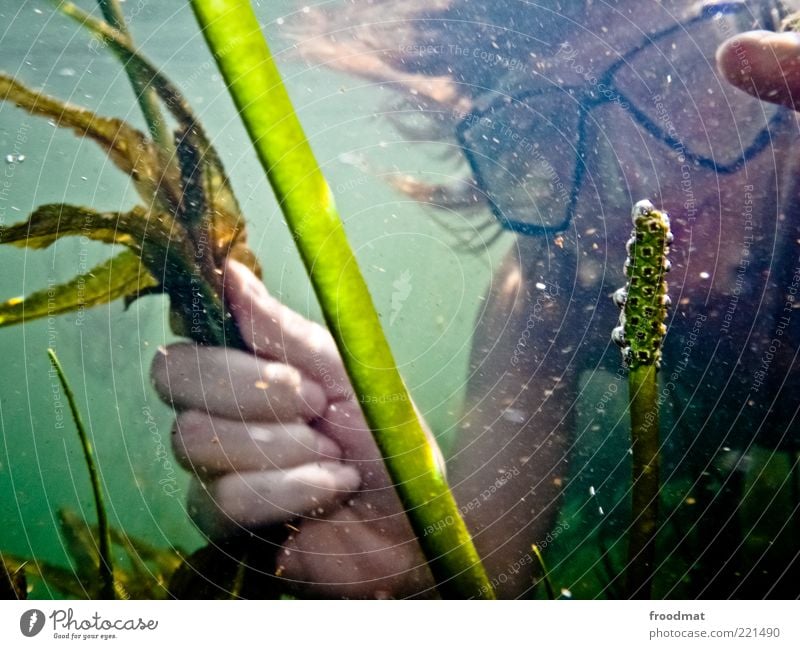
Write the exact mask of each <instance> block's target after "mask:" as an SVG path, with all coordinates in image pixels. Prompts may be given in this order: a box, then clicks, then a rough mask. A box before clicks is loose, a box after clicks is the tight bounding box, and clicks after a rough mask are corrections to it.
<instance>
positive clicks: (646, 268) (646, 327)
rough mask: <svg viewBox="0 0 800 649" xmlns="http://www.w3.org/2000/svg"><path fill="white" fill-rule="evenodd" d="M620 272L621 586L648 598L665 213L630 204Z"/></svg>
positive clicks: (654, 525) (665, 301)
mask: <svg viewBox="0 0 800 649" xmlns="http://www.w3.org/2000/svg"><path fill="white" fill-rule="evenodd" d="M632 218H633V232H632V233H631V238H630V239H629V241H628V245H627V249H628V259H627V260H626V262H625V274H626V275H627V277H628V284H627V286H626V287H625V288H622V289H620V290H618V291H617V292H616V293H615V294H614V300H615V302H616V303H617V305H618V306H619V307H620V308H621V309H622V313H621V314H620V318H619V325H618V326H617V327H616V328H615V329H614V331H613V333H612V338H613V340H614V342H615V343H617V344H618V345H619V346H620V347H622V355H623V361H624V362H625V364H626V366H627V367H628V369H629V373H628V395H629V405H630V417H631V449H632V455H633V457H632V474H633V475H632V477H633V484H632V503H631V507H632V526H631V532H630V537H629V544H628V565H627V571H626V587H627V591H628V596H629V597H631V598H641V599H649V598H650V595H651V590H652V582H653V571H654V568H655V559H656V554H655V551H656V547H655V538H656V532H657V529H658V501H659V491H660V486H661V485H660V479H659V449H660V441H659V412H658V410H659V406H658V379H657V371H658V369H659V366H660V364H661V344H662V342H663V339H664V335H665V334H666V332H667V328H666V324H665V321H666V317H667V307H668V306H669V304H670V301H669V296H668V295H667V283H666V281H665V280H664V276H665V274H666V273H667V271H669V268H670V263H669V260H668V259H667V253H668V251H669V245H670V243H671V242H672V234H671V232H670V227H669V217H668V216H667V214H666V213H665V212H661V211H659V210H657V209H655V207H653V204H652V203H650V201H639V202H638V203H636V205H635V206H634V207H633V213H632Z"/></svg>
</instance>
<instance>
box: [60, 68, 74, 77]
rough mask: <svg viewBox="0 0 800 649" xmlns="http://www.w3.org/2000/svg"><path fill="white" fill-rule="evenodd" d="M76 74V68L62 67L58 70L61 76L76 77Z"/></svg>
mask: <svg viewBox="0 0 800 649" xmlns="http://www.w3.org/2000/svg"><path fill="white" fill-rule="evenodd" d="M76 74H77V72H75V68H61V69H60V70H59V71H58V75H59V76H61V77H74V76H75V75H76Z"/></svg>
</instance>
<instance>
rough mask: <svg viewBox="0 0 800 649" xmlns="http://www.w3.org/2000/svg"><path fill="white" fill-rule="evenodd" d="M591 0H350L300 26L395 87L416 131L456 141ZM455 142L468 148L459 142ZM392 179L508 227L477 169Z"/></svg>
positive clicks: (307, 51)
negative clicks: (509, 76)
mask: <svg viewBox="0 0 800 649" xmlns="http://www.w3.org/2000/svg"><path fill="white" fill-rule="evenodd" d="M591 2H592V0H560V1H556V2H552V1H549V2H548V1H547V0H542V1H541V2H531V1H526V0H506V1H502V2H501V1H498V0H477V1H473V0H347V1H346V2H335V3H333V4H332V5H329V7H328V8H322V9H316V10H312V11H311V12H308V13H304V14H303V25H302V26H295V28H294V30H293V31H294V34H293V36H294V38H295V39H296V42H297V43H298V45H299V49H300V51H301V52H302V53H303V55H304V56H306V57H308V58H310V59H313V60H314V61H315V62H320V63H323V64H324V65H326V66H329V67H331V68H335V69H338V70H341V71H344V72H348V73H351V74H355V75H358V76H360V77H363V78H366V79H369V80H372V81H375V82H377V83H381V84H383V85H390V86H391V87H393V89H394V90H396V95H395V96H396V100H395V104H396V105H394V106H391V109H392V110H389V111H387V113H388V114H391V115H394V116H395V117H393V118H391V119H392V121H393V122H394V125H395V127H396V128H397V129H398V130H399V131H400V132H401V133H403V134H405V135H407V136H408V137H409V138H410V139H414V140H420V139H424V140H428V141H436V142H451V143H454V142H455V139H454V135H455V129H456V126H457V124H458V121H459V119H460V117H459V115H460V114H461V115H463V114H464V113H465V112H468V111H469V110H470V108H471V105H472V102H473V101H474V100H475V99H476V98H477V97H479V96H480V95H481V94H483V93H485V92H487V91H490V90H492V89H493V88H495V87H496V83H497V79H498V76H499V75H502V74H504V73H506V72H513V68H514V67H515V66H520V67H522V66H529V65H531V63H532V61H535V59H536V58H537V57H538V56H540V55H541V56H546V55H548V54H553V53H554V52H555V49H554V48H555V46H554V45H553V43H554V42H555V39H553V38H552V34H554V33H558V31H559V30H563V28H564V27H563V26H564V24H565V21H566V22H567V23H569V22H572V21H577V20H579V19H580V17H581V14H582V13H583V12H584V11H585V9H586V6H587V4H590V3H591ZM541 34H547V35H548V36H550V38H548V42H545V41H544V40H542V39H541V38H538V37H537V35H541ZM403 109H411V110H403ZM420 115H423V116H424V119H420ZM409 116H410V119H409ZM450 150H451V152H452V155H459V154H458V151H459V150H458V148H457V147H455V146H454V147H451V149H450ZM392 183H393V184H394V185H395V186H396V187H397V188H399V189H400V190H401V191H403V192H404V193H405V194H407V195H409V196H410V197H412V198H414V199H416V200H418V201H421V202H423V203H427V204H429V205H432V206H434V207H438V208H441V209H443V210H444V212H445V213H447V212H452V211H453V210H456V211H458V212H459V213H460V214H469V213H470V212H472V213H474V214H475V215H480V217H482V218H484V219H485V220H484V221H483V222H478V221H473V222H472V223H471V224H470V226H469V227H468V228H467V229H468V230H469V231H472V232H473V233H474V232H475V230H474V228H475V227H477V228H478V229H479V230H481V229H491V230H496V233H493V234H492V235H491V236H492V237H495V236H499V234H500V233H501V230H500V229H499V227H498V226H497V224H496V222H495V221H494V219H492V218H490V217H487V211H486V210H485V209H484V208H485V207H486V202H485V200H484V199H483V196H482V193H481V192H480V190H479V189H478V188H477V187H476V185H475V183H474V182H473V180H472V178H471V174H467V173H465V174H464V177H463V179H462V180H461V181H456V182H455V183H453V184H450V185H446V186H445V185H430V184H427V183H425V182H422V181H421V180H419V179H416V178H412V177H407V176H404V177H395V178H393V180H392ZM483 243H486V241H485V239H484V241H483Z"/></svg>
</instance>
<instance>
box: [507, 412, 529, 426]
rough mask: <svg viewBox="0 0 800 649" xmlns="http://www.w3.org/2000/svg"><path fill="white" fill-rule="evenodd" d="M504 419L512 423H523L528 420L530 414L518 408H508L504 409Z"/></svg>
mask: <svg viewBox="0 0 800 649" xmlns="http://www.w3.org/2000/svg"><path fill="white" fill-rule="evenodd" d="M503 419H505V420H506V421H510V422H511V423H512V424H522V423H524V422H526V421H527V420H528V415H527V414H526V413H525V412H524V411H523V410H519V409H518V408H506V409H505V410H504V411H503Z"/></svg>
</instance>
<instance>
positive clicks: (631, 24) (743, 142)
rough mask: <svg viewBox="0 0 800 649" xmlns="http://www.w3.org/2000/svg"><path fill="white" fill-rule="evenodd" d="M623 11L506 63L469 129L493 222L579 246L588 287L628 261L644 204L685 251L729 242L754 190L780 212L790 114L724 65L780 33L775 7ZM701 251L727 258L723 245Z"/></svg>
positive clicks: (595, 11)
mask: <svg viewBox="0 0 800 649" xmlns="http://www.w3.org/2000/svg"><path fill="white" fill-rule="evenodd" d="M706 4H709V3H706ZM625 7H626V8H625V10H624V11H622V10H620V9H619V7H618V5H617V4H614V6H608V5H607V4H606V3H597V4H596V5H594V4H593V5H592V6H591V8H590V9H589V10H587V12H586V14H585V16H584V18H585V21H584V22H583V23H582V24H580V25H578V24H577V23H576V22H574V21H570V20H569V19H564V25H563V29H553V30H551V31H550V32H548V33H546V34H543V35H542V37H541V38H540V39H539V43H538V46H537V47H538V49H537V50H536V51H534V52H533V53H532V56H531V61H530V62H529V63H527V64H521V65H519V66H514V67H512V66H506V67H507V69H506V70H505V71H504V73H503V74H502V75H499V76H498V82H497V87H496V88H494V89H493V90H492V91H490V92H487V93H485V94H484V95H483V96H480V97H478V99H477V100H476V102H475V109H474V110H473V111H472V113H471V114H470V116H469V119H470V122H469V123H468V124H466V125H465V123H462V126H461V128H460V129H459V137H460V139H461V143H462V146H463V147H464V149H465V150H466V152H467V157H468V159H469V161H470V164H471V167H472V169H473V173H474V174H475V176H476V177H477V179H478V181H479V183H480V184H481V185H482V187H483V189H484V191H486V193H487V194H488V195H489V197H490V199H491V202H492V208H493V212H494V213H495V216H496V218H498V220H500V221H501V223H503V224H504V225H505V226H506V227H507V228H508V229H512V230H515V231H517V232H519V233H521V234H523V235H531V236H545V237H548V238H550V239H553V240H555V239H556V238H558V235H562V236H561V238H562V239H564V240H565V241H568V242H572V243H573V244H574V245H575V246H577V247H578V249H579V250H580V251H581V253H582V254H583V256H584V257H585V261H586V263H585V264H584V265H583V270H582V274H581V278H580V279H581V281H582V282H584V283H587V284H594V283H596V282H598V281H600V280H601V279H603V278H606V277H609V275H611V276H613V275H615V271H614V270H613V269H614V268H616V267H621V264H618V263H617V262H618V261H619V260H618V259H617V257H620V256H622V255H623V254H624V251H621V250H618V249H621V246H620V245H619V244H620V242H624V240H625V238H626V237H627V235H628V230H629V224H628V220H627V214H628V212H629V210H630V206H631V205H632V204H633V203H635V202H637V201H638V200H640V199H642V198H649V199H650V200H652V201H653V202H654V203H655V204H656V205H658V206H660V207H663V208H665V209H666V210H667V211H669V212H670V214H671V216H672V220H673V224H674V227H675V230H676V238H677V240H676V248H678V249H680V248H681V245H682V244H685V245H684V248H683V249H684V251H686V252H688V251H689V249H690V248H691V247H692V243H691V241H692V240H694V241H695V243H696V242H697V241H698V240H700V241H716V242H721V241H724V240H726V238H728V237H729V235H728V234H727V231H728V229H729V228H728V224H729V221H730V219H731V216H732V215H735V213H736V211H737V206H739V205H741V204H743V202H744V201H745V200H746V195H749V196H750V198H749V199H747V200H755V201H756V202H757V203H758V204H759V205H760V206H761V209H762V210H763V211H765V212H766V213H769V212H770V211H773V212H774V206H775V205H776V203H777V200H778V197H777V195H776V194H775V190H774V187H775V184H776V182H775V181H776V178H779V177H780V176H781V174H782V173H783V168H784V164H785V162H786V159H787V155H786V153H787V151H788V149H789V147H788V146H786V142H787V141H788V138H789V137H791V136H792V135H791V134H792V132H793V131H792V128H791V124H790V120H791V115H790V114H789V113H788V111H781V109H778V108H776V107H774V106H772V105H770V104H765V103H763V102H760V101H758V100H756V99H754V98H752V97H750V96H748V95H746V94H744V93H742V92H741V91H739V90H737V89H735V88H733V87H732V86H730V85H728V84H727V82H726V81H725V80H724V79H723V78H722V77H721V75H720V74H719V73H718V71H717V68H716V63H715V53H716V49H717V47H718V46H719V45H720V44H721V43H722V42H723V41H725V40H727V39H728V38H730V37H732V36H734V35H735V34H736V33H739V32H741V31H744V30H747V29H752V28H766V29H777V28H778V25H779V20H780V15H779V13H778V11H777V4H776V3H772V2H763V3H750V5H749V6H744V5H741V4H736V3H719V4H717V5H716V8H715V9H714V10H709V9H707V8H706V9H702V8H701V7H699V6H698V5H696V4H694V3H687V2H672V3H661V2H655V1H653V0H645V1H643V2H638V3H625ZM747 63H748V62H747V61H746V60H743V61H742V62H741V64H742V66H746V65H747ZM770 192H771V193H770ZM694 259H695V261H696V262H697V263H699V264H705V265H707V266H709V267H714V266H720V265H721V267H720V270H724V267H725V265H726V264H727V263H728V260H726V259H725V249H724V246H722V247H721V246H719V245H718V244H715V245H713V246H709V247H707V248H705V249H704V250H700V251H697V254H695V255H694ZM609 262H612V263H609ZM682 263H686V258H684V259H683V261H682V260H681V259H679V260H678V266H679V268H678V272H680V266H681V264H682ZM609 269H611V272H610V273H609ZM721 276H722V277H724V276H725V274H724V273H722V274H721ZM614 281H619V280H618V279H617V278H614Z"/></svg>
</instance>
